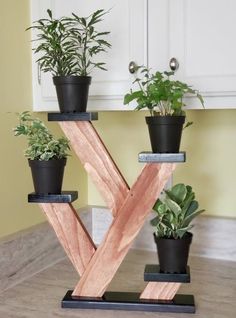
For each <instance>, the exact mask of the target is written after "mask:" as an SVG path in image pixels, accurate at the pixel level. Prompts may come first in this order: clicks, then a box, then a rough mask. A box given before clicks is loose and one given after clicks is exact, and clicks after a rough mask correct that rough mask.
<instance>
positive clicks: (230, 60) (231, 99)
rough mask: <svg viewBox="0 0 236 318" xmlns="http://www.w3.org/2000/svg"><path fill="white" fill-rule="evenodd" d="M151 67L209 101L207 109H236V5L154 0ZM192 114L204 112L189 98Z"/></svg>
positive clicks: (217, 0) (223, 0) (220, 0)
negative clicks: (173, 63) (174, 66)
mask: <svg viewBox="0 0 236 318" xmlns="http://www.w3.org/2000/svg"><path fill="white" fill-rule="evenodd" d="M148 12H149V17H148V30H149V32H148V39H149V40H148V43H149V44H148V48H149V67H151V68H153V69H154V70H161V71H163V70H168V69H169V61H170V59H171V58H172V57H175V58H176V59H177V60H178V62H179V69H178V71H177V72H176V78H177V79H179V80H182V81H185V82H187V83H189V84H191V85H193V86H194V87H195V88H196V89H199V90H200V92H201V93H202V95H203V96H204V100H205V105H206V108H236V63H235V62H234V61H235V56H236V42H235V34H236V1H235V0H207V1H205V0H149V10H148ZM187 104H188V105H189V108H201V105H200V103H199V102H198V100H197V99H193V98H188V100H187Z"/></svg>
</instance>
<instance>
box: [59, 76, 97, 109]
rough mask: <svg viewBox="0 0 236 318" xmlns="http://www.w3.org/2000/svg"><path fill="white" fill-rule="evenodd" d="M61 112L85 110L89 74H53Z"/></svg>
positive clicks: (89, 82) (89, 81)
mask: <svg viewBox="0 0 236 318" xmlns="http://www.w3.org/2000/svg"><path fill="white" fill-rule="evenodd" d="M53 83H54V85H55V86H56V92H57V99H58V103H59V108H60V111H61V113H75V112H78V113H79V112H86V109H87V103H88V94H89V85H90V84H91V77H90V76H54V77H53Z"/></svg>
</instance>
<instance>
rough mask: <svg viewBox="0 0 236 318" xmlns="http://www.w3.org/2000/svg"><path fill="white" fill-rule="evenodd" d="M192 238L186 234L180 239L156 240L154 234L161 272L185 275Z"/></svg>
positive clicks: (189, 234) (190, 234) (188, 233)
mask: <svg viewBox="0 0 236 318" xmlns="http://www.w3.org/2000/svg"><path fill="white" fill-rule="evenodd" d="M192 236H193V235H192V233H190V232H187V233H186V234H185V235H184V236H183V238H182V239H171V238H158V237H156V235H155V234H154V239H155V242H156V245H157V253H158V258H159V264H160V270H161V272H163V273H186V268H187V264H188V255H189V247H190V244H191V242H192Z"/></svg>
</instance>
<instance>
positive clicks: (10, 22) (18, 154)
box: [0, 0, 87, 237]
mask: <svg viewBox="0 0 236 318" xmlns="http://www.w3.org/2000/svg"><path fill="white" fill-rule="evenodd" d="M0 5H1V10H0V45H1V49H0V151H1V155H0V200H1V204H0V206H1V208H0V237H1V236H4V235H7V234H10V233H14V232H17V231H19V230H21V229H24V228H27V227H29V226H31V225H34V224H37V223H40V222H42V221H44V217H43V215H42V213H41V211H40V210H39V208H38V206H37V204H28V203H27V194H28V193H29V192H32V181H31V175H30V170H29V168H28V166H27V161H26V159H25V158H24V157H23V149H24V147H25V140H24V139H23V138H20V137H18V138H16V137H14V136H13V134H12V128H13V127H14V126H15V125H16V123H17V119H16V116H15V112H21V111H23V110H31V105H32V90H31V49H30V34H29V33H27V32H25V31H24V30H25V29H26V27H28V26H29V25H30V12H29V1H28V0H27V1H26V0H20V1H19V0H7V1H3V0H1V1H0ZM39 116H40V117H41V118H43V119H45V120H46V115H45V114H40V115H39ZM48 126H49V127H50V128H52V130H53V132H55V133H57V134H59V135H60V134H61V131H60V130H59V128H58V127H57V124H56V123H50V124H48ZM68 161H69V162H68V165H67V169H66V171H65V180H64V188H65V189H68V190H70V189H71V190H77V189H79V196H80V199H79V201H78V203H77V205H81V206H83V205H85V204H86V203H87V177H86V174H85V172H84V170H83V169H82V167H81V165H80V163H79V162H78V160H77V159H76V158H75V156H74V155H73V157H70V158H69V159H68ZM72 176H73V177H72Z"/></svg>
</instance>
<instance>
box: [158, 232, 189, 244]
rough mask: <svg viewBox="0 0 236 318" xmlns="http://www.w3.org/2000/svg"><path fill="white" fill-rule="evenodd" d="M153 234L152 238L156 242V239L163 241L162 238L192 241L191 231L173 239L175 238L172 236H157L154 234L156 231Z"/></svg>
mask: <svg viewBox="0 0 236 318" xmlns="http://www.w3.org/2000/svg"><path fill="white" fill-rule="evenodd" d="M153 236H154V239H155V241H156V242H158V241H164V240H168V241H183V240H191V241H192V238H193V233H191V232H186V233H185V234H184V236H183V237H182V238H181V239H180V238H178V239H175V238H172V237H158V236H157V235H156V233H153Z"/></svg>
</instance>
